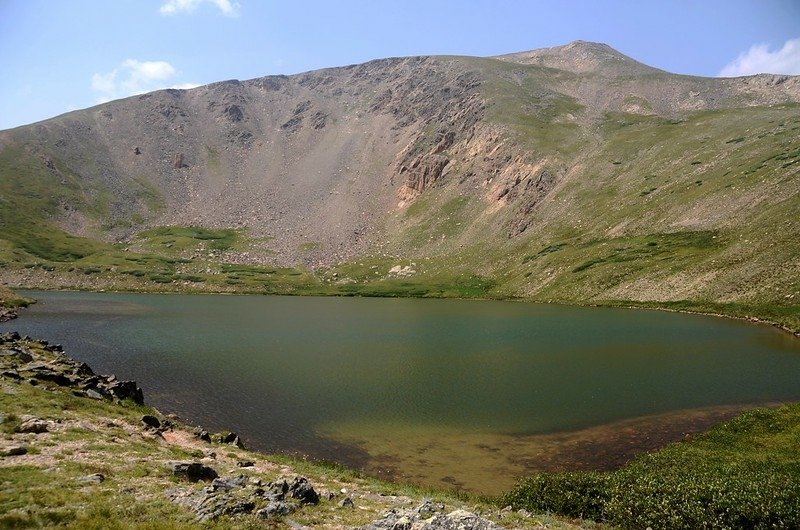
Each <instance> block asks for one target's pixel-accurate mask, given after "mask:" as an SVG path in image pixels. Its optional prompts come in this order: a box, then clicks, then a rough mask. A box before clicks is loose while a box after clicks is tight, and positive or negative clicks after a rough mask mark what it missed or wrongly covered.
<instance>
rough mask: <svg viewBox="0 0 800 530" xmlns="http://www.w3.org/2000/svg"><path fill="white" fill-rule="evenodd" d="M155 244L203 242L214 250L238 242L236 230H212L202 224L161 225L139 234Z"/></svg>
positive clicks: (187, 244) (177, 244)
mask: <svg viewBox="0 0 800 530" xmlns="http://www.w3.org/2000/svg"><path fill="white" fill-rule="evenodd" d="M138 237H139V238H141V239H145V240H149V241H150V242H151V243H153V244H160V245H162V246H164V245H170V247H168V248H171V246H175V247H176V248H177V249H185V248H187V247H192V246H196V245H197V243H199V242H203V243H205V245H206V247H207V248H209V249H212V250H229V249H230V248H232V247H233V246H234V244H235V243H236V242H237V232H236V230H231V229H225V230H211V229H208V228H203V227H200V226H161V227H158V228H152V229H150V230H145V231H143V232H140V233H139V234H138Z"/></svg>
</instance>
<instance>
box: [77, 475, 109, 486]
mask: <svg viewBox="0 0 800 530" xmlns="http://www.w3.org/2000/svg"><path fill="white" fill-rule="evenodd" d="M105 479H106V477H105V476H103V474H102V473H94V474H92V475H86V476H85V477H81V478H79V479H78V481H79V482H91V483H94V484H100V483H101V482H103V481H104V480H105Z"/></svg>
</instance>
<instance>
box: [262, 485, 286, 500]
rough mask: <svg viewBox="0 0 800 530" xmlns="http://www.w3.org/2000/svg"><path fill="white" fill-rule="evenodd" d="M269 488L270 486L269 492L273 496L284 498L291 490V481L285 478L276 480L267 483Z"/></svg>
mask: <svg viewBox="0 0 800 530" xmlns="http://www.w3.org/2000/svg"><path fill="white" fill-rule="evenodd" d="M267 488H269V493H271V494H272V496H274V497H277V498H278V499H281V500H282V499H283V498H284V496H286V494H287V493H288V492H289V483H288V482H286V481H285V480H276V481H274V482H270V483H269V484H267Z"/></svg>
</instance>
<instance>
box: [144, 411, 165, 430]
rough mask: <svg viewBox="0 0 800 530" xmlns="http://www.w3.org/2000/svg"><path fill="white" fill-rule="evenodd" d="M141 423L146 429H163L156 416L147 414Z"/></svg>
mask: <svg viewBox="0 0 800 530" xmlns="http://www.w3.org/2000/svg"><path fill="white" fill-rule="evenodd" d="M141 421H142V424H143V425H144V426H145V427H149V428H151V429H160V428H161V422H160V421H158V418H156V417H155V416H151V415H149V414H145V415H144V416H142V420H141Z"/></svg>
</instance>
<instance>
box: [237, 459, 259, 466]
mask: <svg viewBox="0 0 800 530" xmlns="http://www.w3.org/2000/svg"><path fill="white" fill-rule="evenodd" d="M236 465H237V466H239V467H253V466H255V465H256V464H255V462H253V461H252V460H239V461H238V462H236Z"/></svg>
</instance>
